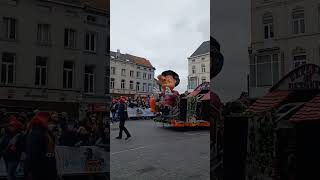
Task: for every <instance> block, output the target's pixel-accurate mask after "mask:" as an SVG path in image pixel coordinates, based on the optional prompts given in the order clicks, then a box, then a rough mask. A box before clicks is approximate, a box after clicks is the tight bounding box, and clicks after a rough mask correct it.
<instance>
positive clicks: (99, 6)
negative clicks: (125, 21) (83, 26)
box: [81, 0, 110, 11]
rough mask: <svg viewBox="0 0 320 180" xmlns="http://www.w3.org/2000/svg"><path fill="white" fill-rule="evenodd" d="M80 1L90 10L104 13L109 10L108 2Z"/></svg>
mask: <svg viewBox="0 0 320 180" xmlns="http://www.w3.org/2000/svg"><path fill="white" fill-rule="evenodd" d="M81 1H82V3H83V4H85V5H87V6H89V7H91V8H95V9H99V10H105V11H108V10H109V2H110V0H81Z"/></svg>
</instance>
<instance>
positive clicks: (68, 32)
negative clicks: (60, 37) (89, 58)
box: [64, 29, 77, 49]
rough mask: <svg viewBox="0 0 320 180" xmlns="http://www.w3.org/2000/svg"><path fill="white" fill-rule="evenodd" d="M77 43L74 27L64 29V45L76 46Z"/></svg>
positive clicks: (68, 46) (67, 46)
mask: <svg viewBox="0 0 320 180" xmlns="http://www.w3.org/2000/svg"><path fill="white" fill-rule="evenodd" d="M76 43H77V32H76V30H74V29H65V30H64V47H66V48H73V49H75V48H76Z"/></svg>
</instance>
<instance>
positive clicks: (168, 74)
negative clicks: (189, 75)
mask: <svg viewBox="0 0 320 180" xmlns="http://www.w3.org/2000/svg"><path fill="white" fill-rule="evenodd" d="M158 80H159V82H160V84H161V87H162V90H163V91H164V90H166V88H167V87H168V88H170V90H171V91H173V89H174V88H175V87H176V86H178V85H179V83H180V79H179V75H178V74H177V73H175V72H174V71H171V70H168V71H164V72H162V73H161V75H159V76H158Z"/></svg>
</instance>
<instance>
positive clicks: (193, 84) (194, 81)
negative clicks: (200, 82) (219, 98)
mask: <svg viewBox="0 0 320 180" xmlns="http://www.w3.org/2000/svg"><path fill="white" fill-rule="evenodd" d="M196 86H197V78H196V77H192V78H190V81H189V89H195V88H196Z"/></svg>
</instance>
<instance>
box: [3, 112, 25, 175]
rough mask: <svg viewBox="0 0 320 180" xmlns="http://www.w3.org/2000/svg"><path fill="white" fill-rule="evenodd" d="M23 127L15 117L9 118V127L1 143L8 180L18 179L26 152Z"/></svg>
mask: <svg viewBox="0 0 320 180" xmlns="http://www.w3.org/2000/svg"><path fill="white" fill-rule="evenodd" d="M22 128H23V125H22V123H21V122H19V121H18V120H17V118H16V117H15V116H11V117H9V127H8V128H7V129H6V131H5V135H4V137H3V138H2V141H1V142H0V153H1V156H2V157H3V159H4V162H5V166H6V170H7V178H8V180H15V179H16V170H17V167H18V165H19V162H20V159H21V154H22V152H23V151H24V139H23V138H24V136H23V133H22V130H23V129H22Z"/></svg>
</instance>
